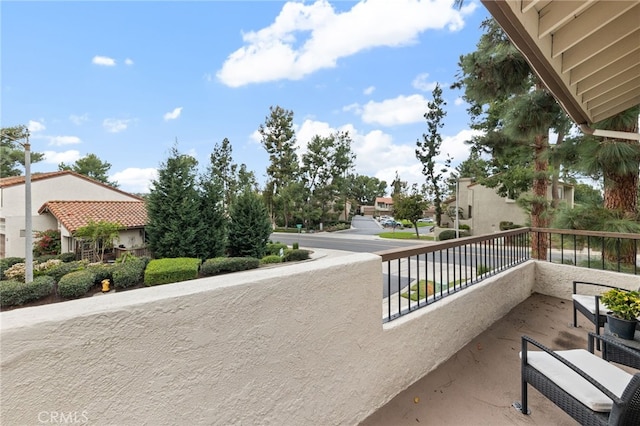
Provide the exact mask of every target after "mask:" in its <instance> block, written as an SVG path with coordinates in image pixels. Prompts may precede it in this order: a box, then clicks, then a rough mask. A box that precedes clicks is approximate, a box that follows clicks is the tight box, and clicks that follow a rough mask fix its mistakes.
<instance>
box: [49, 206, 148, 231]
mask: <svg viewBox="0 0 640 426" xmlns="http://www.w3.org/2000/svg"><path fill="white" fill-rule="evenodd" d="M45 212H49V213H51V214H52V215H53V216H55V218H56V219H58V220H59V221H60V222H61V223H62V225H63V226H64V227H65V228H67V229H68V230H69V232H75V231H77V230H78V228H80V227H82V226H85V225H87V224H88V223H89V221H91V220H93V221H95V222H98V221H100V220H105V221H108V222H118V223H120V224H121V225H122V226H124V227H125V228H142V227H144V226H145V224H146V223H147V207H146V205H145V202H144V201H47V202H46V203H44V204H43V205H42V207H40V209H39V210H38V213H40V214H42V213H45Z"/></svg>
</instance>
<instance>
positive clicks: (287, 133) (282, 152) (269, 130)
mask: <svg viewBox="0 0 640 426" xmlns="http://www.w3.org/2000/svg"><path fill="white" fill-rule="evenodd" d="M258 132H259V133H260V136H261V138H262V139H261V142H262V146H263V147H264V149H265V150H266V151H267V153H268V154H269V166H268V167H267V177H268V179H269V181H268V183H267V190H269V191H271V192H272V193H271V194H269V196H268V197H267V201H268V202H269V210H270V213H271V216H272V218H273V220H274V221H275V216H276V213H275V204H276V202H280V205H281V210H282V218H283V221H284V226H285V227H287V226H288V220H289V213H290V212H289V210H290V206H291V203H292V200H291V198H290V197H291V191H285V189H286V188H287V187H288V186H290V185H291V184H292V183H294V182H296V181H297V178H298V171H299V166H298V156H297V154H296V147H295V144H296V135H295V131H294V130H293V111H289V110H286V109H284V108H281V107H280V106H276V107H273V106H272V107H269V115H268V116H267V117H266V118H265V122H264V124H261V125H260V127H259V128H258Z"/></svg>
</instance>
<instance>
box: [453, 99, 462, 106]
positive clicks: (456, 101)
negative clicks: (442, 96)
mask: <svg viewBox="0 0 640 426" xmlns="http://www.w3.org/2000/svg"><path fill="white" fill-rule="evenodd" d="M453 104H454V105H455V106H460V105H463V104H464V99H462V98H460V97H458V98H456V99H455V101H453Z"/></svg>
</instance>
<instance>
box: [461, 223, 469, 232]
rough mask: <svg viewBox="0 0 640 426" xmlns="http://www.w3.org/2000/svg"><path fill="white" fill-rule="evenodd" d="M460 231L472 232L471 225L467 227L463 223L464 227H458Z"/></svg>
mask: <svg viewBox="0 0 640 426" xmlns="http://www.w3.org/2000/svg"><path fill="white" fill-rule="evenodd" d="M458 228H459V229H462V230H465V231H471V227H470V226H469V225H467V224H466V223H463V224H462V225H460V226H458Z"/></svg>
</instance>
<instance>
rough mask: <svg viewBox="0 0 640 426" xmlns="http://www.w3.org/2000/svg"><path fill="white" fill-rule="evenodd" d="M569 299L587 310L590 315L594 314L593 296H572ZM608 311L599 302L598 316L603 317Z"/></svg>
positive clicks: (594, 303)
mask: <svg viewBox="0 0 640 426" xmlns="http://www.w3.org/2000/svg"><path fill="white" fill-rule="evenodd" d="M571 298H572V299H573V300H575V301H576V302H578V303H579V304H581V305H582V306H584V307H585V308H587V309H588V310H589V312H591V313H592V314H595V313H596V298H595V296H585V295H583V294H573V295H571ZM608 310H609V309H607V307H606V306H604V305H603V304H602V302H600V314H601V315H605V314H606V313H607V311H608Z"/></svg>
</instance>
